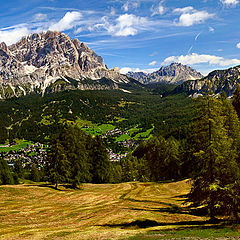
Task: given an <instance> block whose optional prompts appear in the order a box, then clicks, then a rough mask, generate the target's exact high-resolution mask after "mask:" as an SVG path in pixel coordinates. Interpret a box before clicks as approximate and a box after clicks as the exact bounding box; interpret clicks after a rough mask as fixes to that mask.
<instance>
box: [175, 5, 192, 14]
mask: <svg viewBox="0 0 240 240" xmlns="http://www.w3.org/2000/svg"><path fill="white" fill-rule="evenodd" d="M192 11H194V8H193V7H191V6H189V7H184V8H175V9H174V10H173V13H176V14H182V13H189V12H192Z"/></svg>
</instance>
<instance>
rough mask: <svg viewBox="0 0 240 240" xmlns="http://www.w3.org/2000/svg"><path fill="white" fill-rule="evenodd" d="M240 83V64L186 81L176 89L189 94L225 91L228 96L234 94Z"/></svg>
mask: <svg viewBox="0 0 240 240" xmlns="http://www.w3.org/2000/svg"><path fill="white" fill-rule="evenodd" d="M239 83H240V66H236V67H232V68H229V69H226V70H215V71H213V72H211V73H209V74H208V76H206V77H204V78H202V79H199V80H195V81H187V82H184V83H183V84H181V85H180V86H178V87H177V89H176V91H177V92H187V93H188V94H189V95H194V94H205V93H207V92H209V91H212V92H213V93H214V94H220V93H221V92H223V91H224V92H225V93H226V94H227V96H232V94H233V92H234V91H235V89H236V88H237V85H238V84H239Z"/></svg>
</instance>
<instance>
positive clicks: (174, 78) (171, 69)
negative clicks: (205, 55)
mask: <svg viewBox="0 0 240 240" xmlns="http://www.w3.org/2000/svg"><path fill="white" fill-rule="evenodd" d="M127 76H129V77H132V78H134V79H136V80H137V81H139V82H141V83H143V84H151V83H167V84H181V83H183V82H185V81H187V80H196V79H200V78H203V75H202V74H201V73H200V72H197V71H196V70H195V69H193V68H191V67H189V66H186V65H183V64H181V63H172V64H171V65H169V66H166V67H161V68H160V69H159V70H158V71H156V72H153V73H149V74H147V73H144V72H128V73H127Z"/></svg>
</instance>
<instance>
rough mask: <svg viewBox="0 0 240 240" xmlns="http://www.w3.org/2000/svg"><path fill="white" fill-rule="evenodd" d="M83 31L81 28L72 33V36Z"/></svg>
mask: <svg viewBox="0 0 240 240" xmlns="http://www.w3.org/2000/svg"><path fill="white" fill-rule="evenodd" d="M83 30H84V29H83V28H82V27H80V28H77V29H76V30H75V31H74V34H79V33H81V32H82V31H83Z"/></svg>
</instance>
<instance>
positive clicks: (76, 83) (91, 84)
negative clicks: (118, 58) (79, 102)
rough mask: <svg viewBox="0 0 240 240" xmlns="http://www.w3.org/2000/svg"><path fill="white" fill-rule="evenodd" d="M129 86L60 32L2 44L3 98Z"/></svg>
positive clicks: (0, 84) (0, 94) (0, 75)
mask: <svg viewBox="0 0 240 240" xmlns="http://www.w3.org/2000/svg"><path fill="white" fill-rule="evenodd" d="M124 83H129V79H128V78H127V77H126V76H124V75H121V74H120V72H119V70H118V68H115V69H108V68H107V66H106V65H105V63H104V60H103V59H102V57H100V56H98V55H97V54H96V53H95V52H94V51H93V50H91V49H90V48H89V47H88V46H87V45H86V44H85V43H83V42H80V41H79V40H78V39H73V40H71V39H70V37H68V36H67V35H66V34H64V33H61V32H51V31H48V32H43V33H41V34H36V33H35V34H31V35H29V36H27V37H24V38H22V39H21V40H20V41H19V42H17V43H16V44H13V45H11V46H7V45H6V44H5V43H4V42H3V43H1V44H0V98H2V99H4V98H9V97H13V96H17V97H18V96H22V95H26V94H29V93H32V92H34V93H39V94H42V95H44V94H45V93H49V92H56V91H62V90H67V89H82V90H96V89H98V90H104V89H117V88H118V87H119V86H118V85H119V84H124Z"/></svg>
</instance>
